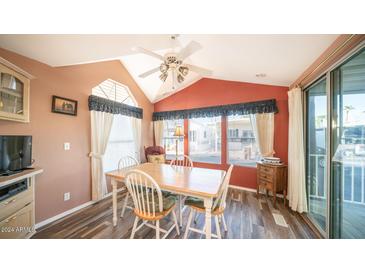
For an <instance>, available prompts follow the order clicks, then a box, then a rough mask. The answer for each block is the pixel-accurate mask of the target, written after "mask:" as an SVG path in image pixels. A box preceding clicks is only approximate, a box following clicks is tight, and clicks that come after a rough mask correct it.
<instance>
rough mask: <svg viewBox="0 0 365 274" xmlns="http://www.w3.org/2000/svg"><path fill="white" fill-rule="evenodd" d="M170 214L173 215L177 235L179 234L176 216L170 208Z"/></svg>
mask: <svg viewBox="0 0 365 274" xmlns="http://www.w3.org/2000/svg"><path fill="white" fill-rule="evenodd" d="M172 216H173V217H174V223H175V227H176V232H177V235H180V230H179V224H178V223H177V217H176V213H175V210H172Z"/></svg>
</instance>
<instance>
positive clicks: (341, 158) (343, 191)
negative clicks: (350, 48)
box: [331, 50, 365, 238]
mask: <svg viewBox="0 0 365 274" xmlns="http://www.w3.org/2000/svg"><path fill="white" fill-rule="evenodd" d="M332 89H333V99H332V113H333V125H334V126H333V130H332V140H331V143H332V145H331V150H332V159H331V160H332V161H331V165H332V166H331V168H332V189H333V190H332V200H331V205H332V206H331V207H332V210H331V213H332V229H331V232H332V233H331V236H332V237H334V238H365V50H363V51H361V52H360V53H359V54H357V55H355V56H354V57H352V58H351V59H350V60H349V61H347V62H346V63H344V64H342V65H341V66H340V67H338V68H337V69H336V70H334V71H333V72H332Z"/></svg>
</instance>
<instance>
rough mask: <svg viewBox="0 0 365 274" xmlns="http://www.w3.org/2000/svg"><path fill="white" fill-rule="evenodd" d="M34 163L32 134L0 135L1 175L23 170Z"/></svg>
mask: <svg viewBox="0 0 365 274" xmlns="http://www.w3.org/2000/svg"><path fill="white" fill-rule="evenodd" d="M31 165H32V136H13V135H0V175H8V174H12V173H15V172H19V171H22V170H24V169H26V168H28V167H30V166H31Z"/></svg>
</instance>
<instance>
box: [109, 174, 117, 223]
mask: <svg viewBox="0 0 365 274" xmlns="http://www.w3.org/2000/svg"><path fill="white" fill-rule="evenodd" d="M111 184H112V186H113V226H117V222H118V217H117V207H118V204H117V181H116V180H114V179H112V180H111Z"/></svg>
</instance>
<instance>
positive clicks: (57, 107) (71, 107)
mask: <svg viewBox="0 0 365 274" xmlns="http://www.w3.org/2000/svg"><path fill="white" fill-rule="evenodd" d="M52 112H54V113H61V114H67V115H73V116H76V115H77V101H76V100H72V99H68V98H63V97H58V96H55V95H53V96H52Z"/></svg>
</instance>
